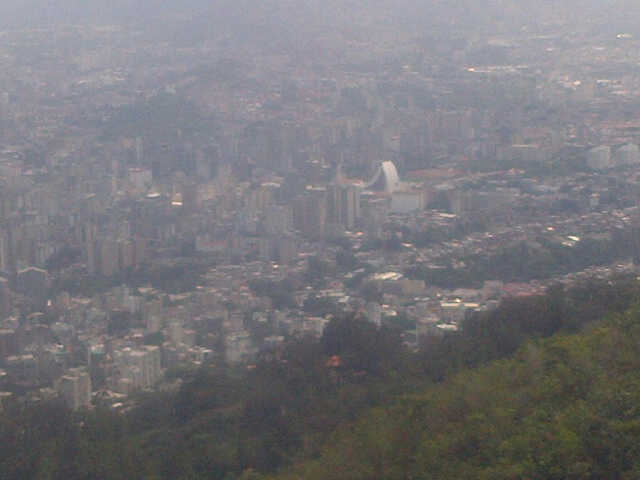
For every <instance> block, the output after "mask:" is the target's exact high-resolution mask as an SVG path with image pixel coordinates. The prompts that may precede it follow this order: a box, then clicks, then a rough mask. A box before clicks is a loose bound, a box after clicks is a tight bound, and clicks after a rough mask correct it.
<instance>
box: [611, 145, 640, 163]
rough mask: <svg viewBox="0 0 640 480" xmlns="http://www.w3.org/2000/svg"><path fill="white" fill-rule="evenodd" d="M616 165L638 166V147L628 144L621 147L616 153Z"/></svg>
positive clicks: (639, 160) (639, 159) (639, 153)
mask: <svg viewBox="0 0 640 480" xmlns="http://www.w3.org/2000/svg"><path fill="white" fill-rule="evenodd" d="M615 160H616V165H637V164H638V163H640V151H639V149H638V145H636V144H634V143H628V144H626V145H623V146H621V147H620V148H618V149H617V150H616V153H615Z"/></svg>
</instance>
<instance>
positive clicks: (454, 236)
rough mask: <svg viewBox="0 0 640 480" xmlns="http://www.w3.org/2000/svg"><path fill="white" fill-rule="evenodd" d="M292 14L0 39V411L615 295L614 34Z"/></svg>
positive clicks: (624, 208) (629, 38) (631, 124)
mask: <svg viewBox="0 0 640 480" xmlns="http://www.w3.org/2000/svg"><path fill="white" fill-rule="evenodd" d="M227 7H228V6H227ZM307 7H308V8H309V11H308V12H305V15H307V16H306V17H305V19H306V20H305V21H304V22H303V21H297V20H296V19H295V18H290V19H289V20H282V18H285V19H286V18H287V17H286V15H287V14H286V12H283V11H279V10H277V9H276V7H274V5H273V4H272V3H270V2H267V3H264V4H262V5H261V6H260V7H257V6H255V9H253V8H252V9H251V11H248V10H247V11H244V13H243V10H242V8H241V7H238V11H237V12H236V13H237V16H236V17H233V20H232V21H229V22H224V21H222V20H220V21H213V22H212V23H211V24H206V23H205V22H204V21H203V22H202V24H200V23H198V22H196V24H195V25H194V24H193V19H191V20H189V21H187V20H185V19H184V18H182V17H181V16H180V15H178V14H176V15H173V16H171V15H170V16H168V17H167V18H164V19H163V22H165V23H163V24H160V23H154V21H150V22H149V23H148V24H147V23H145V22H143V21H141V20H139V19H135V18H134V19H129V20H128V21H125V22H116V21H115V20H114V21H113V22H112V23H110V22H109V21H105V22H103V23H100V22H90V21H86V20H83V21H81V20H77V21H75V22H68V23H53V24H47V23H46V22H44V23H38V24H36V25H20V26H11V27H8V28H7V29H5V30H3V31H1V32H0V38H1V39H2V42H1V44H0V66H1V69H0V182H2V188H1V189H0V214H1V219H0V220H1V222H0V271H1V272H2V278H0V315H1V319H0V398H2V399H3V401H7V400H8V399H20V401H24V402H26V403H37V402H40V401H43V400H47V399H51V398H55V397H60V398H62V399H63V400H64V401H65V403H66V405H67V406H68V407H69V408H71V409H78V408H80V407H91V406H95V405H102V406H108V407H109V408H113V409H114V410H116V411H126V410H127V409H128V408H131V406H132V405H133V404H135V401H136V400H135V399H136V394H137V393H139V392H141V391H148V390H175V389H177V388H179V386H180V384H181V375H182V372H185V371H189V370H190V369H193V368H198V367H200V366H203V365H208V364H222V363H227V364H231V365H243V366H246V368H250V367H251V366H252V361H253V360H254V359H255V358H257V357H258V356H260V355H265V354H268V353H269V352H274V351H277V350H278V348H279V347H280V345H282V344H284V343H286V342H288V341H289V340H290V339H292V338H301V337H304V336H307V335H311V336H316V337H318V336H320V335H322V332H323V330H324V328H325V326H326V325H327V323H328V322H329V321H330V320H331V319H332V318H334V317H335V316H337V315H340V314H343V313H344V312H351V313H352V314H353V315H355V316H356V317H358V318H363V319H367V320H368V321H370V322H372V323H374V324H375V325H377V326H379V327H380V326H389V327H392V328H395V329H398V330H399V331H400V332H401V337H402V341H403V343H404V345H406V346H407V347H408V348H409V349H413V350H417V349H419V348H420V345H421V344H422V343H423V342H424V341H425V339H433V338H441V337H443V336H445V335H455V334H456V332H459V331H460V330H461V329H463V328H464V324H465V322H466V321H469V319H470V318H472V317H473V314H474V312H480V311H486V310H491V309H494V308H496V307H497V306H498V304H499V302H500V301H501V300H503V299H504V298H508V297H526V296H532V295H538V294H541V293H543V292H544V291H545V290H546V289H547V287H549V286H550V285H556V284H565V285H572V284H574V283H575V282H576V281H577V280H578V279H582V278H585V277H600V278H608V277H609V276H610V275H611V274H612V273H613V272H634V271H635V268H636V267H635V260H637V258H636V257H637V256H638V251H639V248H640V243H639V242H640V236H639V235H640V230H638V228H639V227H640V210H639V208H638V204H639V201H640V168H639V167H640V152H639V147H638V144H639V143H640V120H639V119H638V116H637V111H638V108H639V107H640V93H639V92H640V89H639V88H638V86H639V84H640V68H639V67H638V65H640V63H639V62H640V53H639V52H640V50H639V49H638V39H637V38H638V37H637V35H636V33H637V32H635V31H633V30H632V29H630V30H621V29H620V30H615V29H613V28H598V26H596V25H593V24H591V23H589V22H582V21H580V22H576V23H575V24H573V23H571V22H569V21H568V20H567V21H565V20H563V19H564V18H567V17H564V16H562V15H558V14H556V13H553V12H551V13H549V12H547V11H546V10H544V8H542V7H541V11H540V12H538V13H539V22H537V23H535V25H534V24H529V25H528V26H525V27H523V26H522V25H520V24H519V23H518V22H513V23H508V22H507V23H505V24H501V25H500V26H499V27H497V28H495V29H487V28H486V24H484V23H482V22H478V24H477V25H475V24H474V23H473V21H472V18H473V15H475V14H477V13H478V12H475V11H470V12H468V13H467V15H468V16H466V17H465V16H463V17H461V18H463V19H466V23H465V21H461V22H460V23H455V21H452V22H451V23H447V22H446V21H445V20H446V19H447V18H450V17H451V18H454V17H455V16H456V15H452V14H449V16H445V17H440V20H442V21H440V20H438V21H436V20H433V25H431V27H432V28H429V29H428V30H425V29H424V28H418V24H419V22H418V21H416V23H413V22H411V21H410V20H409V19H407V18H406V16H403V15H399V16H398V15H395V14H394V13H393V12H394V11H393V9H391V10H389V9H388V8H386V7H385V6H384V4H382V3H381V4H380V6H379V9H378V8H377V7H374V6H372V7H371V8H370V9H368V10H367V11H366V12H367V14H363V11H362V9H360V8H359V7H357V6H354V5H351V6H349V5H347V6H341V5H334V4H331V3H330V4H328V5H327V6H326V8H327V11H328V12H330V13H326V12H325V13H323V11H322V12H316V11H314V10H313V7H312V5H307ZM220 8H223V7H220ZM229 8H230V7H229ZM434 8H436V7H434ZM438 8H444V7H438ZM451 8H452V9H454V7H451ZM549 8H551V7H549ZM558 8H561V7H558ZM567 8H568V7H567ZM274 9H275V10H274ZM454 10H455V9H454ZM472 10H473V9H472ZM245 14H246V16H245ZM316 14H317V15H316ZM291 15H294V14H291ZM425 15H427V14H425ZM275 17H277V18H278V19H279V20H278V21H274V20H273V18H275ZM310 18H314V20H313V21H310V20H309V19H310ZM442 18H444V20H443V19H442ZM614 20H615V19H614ZM614 20H611V25H621V24H622V25H623V24H624V22H622V23H621V22H620V21H619V19H618V20H616V21H614ZM603 21H606V19H605V20H603ZM279 22H283V23H282V24H280V23H279ZM438 22H440V23H438ZM280 27H282V28H281V29H280ZM630 28H632V26H630ZM163 29H166V30H163Z"/></svg>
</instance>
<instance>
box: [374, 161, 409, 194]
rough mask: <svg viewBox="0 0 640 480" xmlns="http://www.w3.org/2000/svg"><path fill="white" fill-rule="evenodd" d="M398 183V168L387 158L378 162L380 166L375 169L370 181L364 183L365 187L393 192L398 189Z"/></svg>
mask: <svg viewBox="0 0 640 480" xmlns="http://www.w3.org/2000/svg"><path fill="white" fill-rule="evenodd" d="M399 184H400V177H398V170H397V169H396V166H395V165H394V164H393V162H391V161H389V160H387V161H384V162H382V163H381V164H380V167H379V168H378V170H376V173H375V174H374V176H373V178H372V179H371V181H370V182H369V183H367V184H366V185H365V188H366V189H368V190H377V191H384V192H387V193H393V192H394V191H396V190H397V189H398V185H399Z"/></svg>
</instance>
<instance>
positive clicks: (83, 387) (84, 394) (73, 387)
mask: <svg viewBox="0 0 640 480" xmlns="http://www.w3.org/2000/svg"><path fill="white" fill-rule="evenodd" d="M57 387H58V388H57V390H58V393H59V395H60V396H61V397H62V398H63V400H64V402H65V404H66V405H67V406H68V407H69V408H70V409H72V410H77V409H78V408H81V407H88V406H90V405H91V377H90V376H89V372H87V371H86V370H85V369H83V368H73V369H70V370H68V371H67V373H66V374H65V375H63V376H62V377H61V378H60V379H59V380H58V383H57Z"/></svg>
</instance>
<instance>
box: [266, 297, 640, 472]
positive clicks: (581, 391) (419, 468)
mask: <svg viewBox="0 0 640 480" xmlns="http://www.w3.org/2000/svg"><path fill="white" fill-rule="evenodd" d="M639 341H640V308H633V309H631V310H630V311H628V312H627V313H625V314H619V315H614V316H613V317H612V318H610V319H609V320H608V321H606V322H604V323H603V324H601V325H600V326H598V327H594V328H592V329H590V330H588V331H587V332H585V333H582V334H578V335H573V336H556V337H553V338H551V339H548V340H545V341H533V342H529V343H527V344H526V345H525V346H524V347H522V348H521V349H519V350H518V353H517V354H516V356H515V357H514V358H513V359H512V360H508V361H504V360H503V361H497V362H494V363H492V364H490V365H488V366H486V367H484V368H482V369H479V370H475V371H473V370H468V371H464V372H461V373H459V374H457V375H456V376H455V377H453V378H451V379H450V380H449V381H447V382H445V383H444V384H442V385H439V386H435V387H432V388H429V389H427V390H426V391H425V392H424V393H422V394H419V395H415V396H411V397H408V398H405V399H404V400H403V401H401V402H399V403H398V404H396V405H392V406H388V407H385V408H377V409H372V410H370V411H369V412H367V413H366V414H365V415H364V416H363V417H362V418H361V419H360V420H359V421H358V422H356V423H355V424H354V425H348V426H343V427H341V428H340V429H339V430H338V431H337V432H336V434H335V435H334V436H333V437H332V439H331V441H330V442H328V443H327V446H326V447H325V449H324V451H323V453H322V456H321V457H320V458H318V459H315V460H309V461H307V462H304V463H302V464H300V465H299V466H298V467H296V468H294V469H293V470H292V473H291V474H286V475H282V476H280V477H277V478H282V479H288V478H305V479H308V480H314V479H323V480H327V479H329V480H331V479H336V480H338V479H340V480H345V479H368V478H385V479H405V478H424V479H430V478H433V479H443V478H447V479H448V478H465V479H521V478H531V479H541V480H542V479H558V480H560V479H599V478H620V479H622V478H636V474H637V472H638V469H639V467H640V447H638V439H639V438H640V437H639V435H640V408H639V407H638V405H640V403H639V402H640V388H639V387H640V373H638V372H639V371H640V370H639V368H640V357H638V356H637V354H636V351H637V344H638V342H639Z"/></svg>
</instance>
